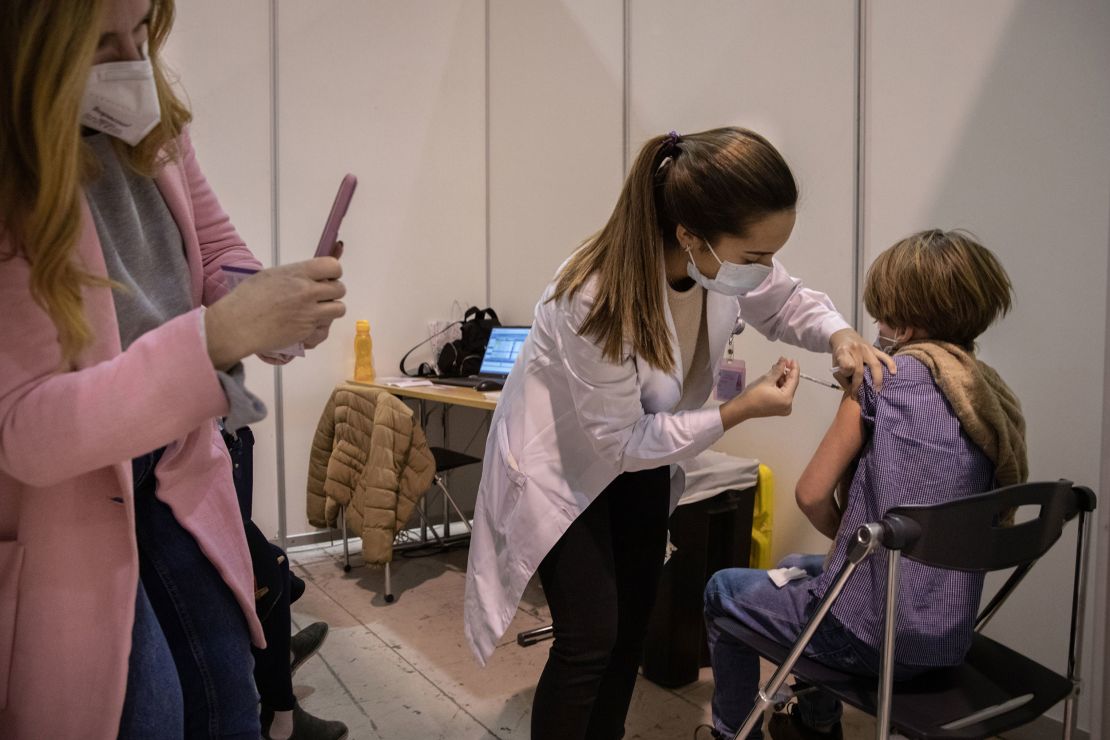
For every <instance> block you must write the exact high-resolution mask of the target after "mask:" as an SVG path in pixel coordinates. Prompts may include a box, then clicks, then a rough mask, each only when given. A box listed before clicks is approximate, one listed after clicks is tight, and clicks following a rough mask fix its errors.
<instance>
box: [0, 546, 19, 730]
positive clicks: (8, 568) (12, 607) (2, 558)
mask: <svg viewBox="0 0 1110 740" xmlns="http://www.w3.org/2000/svg"><path fill="white" fill-rule="evenodd" d="M22 568H23V545H21V544H19V543H18V542H14V541H8V542H0V710H2V709H4V708H5V707H7V705H8V684H9V681H10V679H11V668H12V653H13V652H14V650H15V615H16V606H17V604H18V602H19V573H20V571H21V570H22Z"/></svg>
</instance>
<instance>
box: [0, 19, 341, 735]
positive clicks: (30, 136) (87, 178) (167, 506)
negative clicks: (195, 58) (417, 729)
mask: <svg viewBox="0 0 1110 740" xmlns="http://www.w3.org/2000/svg"><path fill="white" fill-rule="evenodd" d="M173 10H174V8H173V2H172V0H153V2H151V0H52V1H51V2H41V1H40V0H9V1H8V2H6V3H5V4H4V10H3V15H2V20H0V98H2V103H0V316H2V317H3V318H2V320H0V734H2V735H3V736H4V737H5V738H20V739H22V738H28V739H35V740H38V739H39V738H77V737H80V738H103V739H105V740H108V739H109V738H114V737H117V736H118V737H124V738H131V737H158V738H173V737H183V736H189V737H217V736H219V737H236V738H238V737H243V738H246V737H252V738H257V737H258V736H259V734H260V728H259V717H258V706H257V694H256V693H255V690H254V685H253V682H252V679H251V666H252V660H251V654H250V643H251V640H252V639H253V641H254V643H255V644H257V645H261V644H262V632H261V629H260V626H259V623H258V619H257V618H256V616H255V609H254V595H253V583H252V572H251V563H250V556H249V554H248V551H247V546H246V541H245V537H244V533H243V528H242V526H241V519H240V515H239V511H238V506H237V503H236V499H235V491H234V486H233V482H232V476H231V471H230V465H229V462H228V457H227V453H226V450H225V449H224V445H223V442H222V440H221V439H220V434H219V431H218V429H217V426H216V419H217V418H218V417H221V416H230V417H232V418H233V419H238V420H239V421H240V422H244V421H250V420H251V419H253V418H258V416H257V415H258V413H259V408H258V404H257V402H256V400H255V399H253V397H252V396H250V394H249V393H248V392H247V391H246V389H245V387H244V386H243V382H242V373H241V365H240V364H239V361H240V360H241V359H242V358H244V357H246V356H248V355H251V354H254V353H260V352H266V351H272V350H274V349H276V348H280V347H283V346H286V345H288V344H290V343H293V342H297V341H305V343H306V344H307V345H309V346H311V345H314V344H315V343H317V342H319V341H321V340H322V339H323V338H324V337H325V336H326V334H327V327H328V326H329V324H330V323H331V321H332V320H334V319H335V318H337V317H339V316H341V315H342V314H343V310H344V309H343V305H342V303H341V302H340V301H339V299H340V298H341V297H342V295H343V286H342V284H341V283H339V282H338V281H337V278H339V277H340V268H339V264H338V262H337V261H336V260H334V259H331V258H323V259H316V260H312V261H309V262H304V263H300V264H296V265H289V266H286V267H281V268H276V269H272V270H265V271H263V272H261V273H259V275H257V276H256V277H253V278H251V279H249V280H247V281H246V282H245V283H243V284H242V285H241V286H240V287H239V288H237V289H236V290H235V291H234V293H230V294H228V293H227V286H226V285H225V283H224V282H223V279H222V277H221V272H220V268H221V267H222V266H224V265H232V264H234V265H240V266H250V267H258V266H259V265H258V262H257V261H256V260H255V259H254V258H253V257H252V256H251V253H250V252H249V251H248V250H247V249H246V247H245V246H244V245H243V242H242V240H241V239H240V237H239V235H238V234H237V233H236V232H235V230H234V228H233V227H232V226H231V223H230V222H229V220H228V218H227V216H226V214H225V213H224V212H223V210H222V209H221V208H220V205H219V203H218V201H217V200H216V197H215V195H214V194H213V193H212V190H211V189H210V188H209V186H208V184H207V182H206V181H205V179H204V176H203V175H202V174H201V171H200V169H199V167H198V166H197V161H196V157H195V155H194V152H193V148H192V145H191V143H190V141H189V137H188V135H187V132H186V128H185V126H186V124H187V123H188V121H189V113H188V111H187V109H186V108H185V107H184V106H183V105H182V104H181V103H180V102H179V101H178V100H177V98H176V97H175V96H174V94H173V91H172V90H171V88H170V87H169V85H168V84H167V82H166V75H165V72H164V70H163V68H162V63H161V60H160V52H161V50H162V46H163V43H164V41H165V38H166V35H167V34H168V33H169V30H170V26H171V24H172V20H173ZM225 294H226V295H225ZM206 307H207V308H206ZM229 426H231V427H232V428H236V426H237V425H235V424H234V423H229Z"/></svg>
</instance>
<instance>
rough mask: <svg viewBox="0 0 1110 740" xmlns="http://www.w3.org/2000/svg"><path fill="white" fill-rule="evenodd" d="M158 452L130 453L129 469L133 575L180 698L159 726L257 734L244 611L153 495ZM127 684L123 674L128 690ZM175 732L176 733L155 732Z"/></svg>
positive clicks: (199, 733) (218, 734)
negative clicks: (135, 553)
mask: <svg viewBox="0 0 1110 740" xmlns="http://www.w3.org/2000/svg"><path fill="white" fill-rule="evenodd" d="M160 453H161V451H160V450H159V451H158V452H154V453H150V454H148V455H144V456H143V457H140V458H136V459H135V460H134V461H133V463H132V469H133V471H134V473H135V533H136V538H137V540H138V544H139V574H140V578H141V580H142V585H143V590H144V591H145V593H146V595H147V596H148V597H149V599H150V605H151V607H152V610H153V613H154V615H155V616H156V617H157V621H158V625H159V626H160V627H161V632H162V634H163V635H164V640H165V641H166V643H168V645H169V650H170V652H171V653H172V655H173V661H174V665H175V666H176V673H177V677H178V679H179V681H180V689H181V696H182V698H183V709H182V711H183V714H182V716H181V717H180V718H174V717H168V716H166V717H164V718H163V719H164V722H165V724H164V726H165V727H173V726H176V723H180V722H182V721H183V722H184V737H186V738H235V739H239V738H243V739H244V740H245V739H246V738H251V739H252V740H257V738H258V737H259V736H260V734H261V725H260V723H259V718H258V693H257V691H256V690H255V685H254V679H253V677H252V672H253V670H254V659H253V657H252V656H251V644H250V633H249V631H248V628H247V621H246V618H245V617H244V616H243V612H242V610H241V609H240V608H239V603H238V602H237V601H236V600H235V597H234V595H233V594H232V592H231V589H230V588H228V586H227V584H226V583H224V580H223V579H222V578H221V577H220V575H219V573H218V572H217V571H216V569H215V567H214V566H213V565H212V563H211V562H209V560H208V558H207V557H205V555H204V553H203V552H201V550H200V547H199V546H198V545H197V542H196V540H195V539H193V537H192V535H190V534H189V533H188V532H187V531H186V530H185V529H184V528H183V527H182V526H181V525H180V524H179V523H178V521H177V519H175V518H174V516H173V512H172V511H171V510H170V508H169V506H167V505H166V504H165V503H163V502H161V501H159V500H158V499H157V498H156V497H155V496H154V490H155V487H156V479H155V476H154V466H155V465H156V464H157V461H158V459H159V458H160V456H161V454H160ZM136 624H138V620H136ZM133 652H134V651H133ZM163 680H166V679H163ZM131 683H132V681H131V678H130V676H129V678H128V694H129V695H130V694H131V691H132V687H131ZM125 706H126V702H125ZM166 711H168V709H167V710H166ZM174 736H176V737H181V736H182V735H181V733H180V731H178V733H177V734H176V735H171V734H170V733H169V732H161V733H159V734H158V735H157V737H174Z"/></svg>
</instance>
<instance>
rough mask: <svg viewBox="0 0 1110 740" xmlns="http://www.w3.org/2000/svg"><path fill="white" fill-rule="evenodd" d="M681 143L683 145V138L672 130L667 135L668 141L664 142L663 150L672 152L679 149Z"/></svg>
mask: <svg viewBox="0 0 1110 740" xmlns="http://www.w3.org/2000/svg"><path fill="white" fill-rule="evenodd" d="M680 143H682V137H681V136H679V135H678V132H677V131H675V130H674V129H671V130H670V132H668V133H667V139H666V141H664V142H663V148H664V149H665V150H666V151H668V152H670V151H673V150H675V149H678V145H679V144H680Z"/></svg>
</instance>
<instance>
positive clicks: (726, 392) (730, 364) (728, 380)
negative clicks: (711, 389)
mask: <svg viewBox="0 0 1110 740" xmlns="http://www.w3.org/2000/svg"><path fill="white" fill-rule="evenodd" d="M732 340H733V337H729V338H728V352H726V353H725V356H724V357H723V358H721V362H720V364H719V365H717V389H716V392H715V394H714V395H715V396H716V398H717V400H718V401H721V402H722V403H723V402H725V401H729V400H731V399H733V398H735V397H736V396H739V395H740V394H741V393H743V392H744V383H745V381H746V380H747V368H746V366H745V365H744V361H743V360H740V359H737V358H736V357H735V355H734V354H733V348H732Z"/></svg>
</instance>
